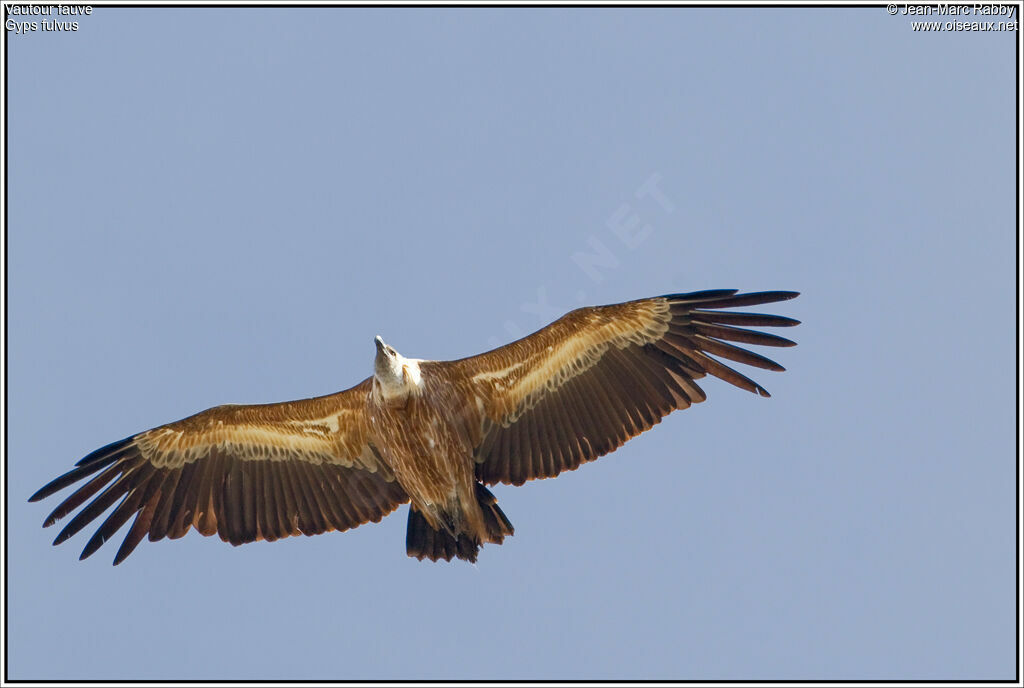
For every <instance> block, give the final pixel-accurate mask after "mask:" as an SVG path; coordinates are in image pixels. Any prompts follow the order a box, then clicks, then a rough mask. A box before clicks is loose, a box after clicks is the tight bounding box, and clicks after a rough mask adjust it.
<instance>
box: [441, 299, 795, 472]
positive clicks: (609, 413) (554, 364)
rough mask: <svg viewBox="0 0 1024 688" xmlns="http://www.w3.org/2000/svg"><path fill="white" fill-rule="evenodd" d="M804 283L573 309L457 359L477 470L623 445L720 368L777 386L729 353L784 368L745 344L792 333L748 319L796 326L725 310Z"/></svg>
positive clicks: (570, 462)
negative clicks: (477, 409)
mask: <svg viewBox="0 0 1024 688" xmlns="http://www.w3.org/2000/svg"><path fill="white" fill-rule="evenodd" d="M796 296H797V293H796V292H788V291H771V292H755V293H747V294H739V293H737V292H736V290H734V289H717V290H712V291H702V292H693V293H689V294H667V295H665V296H660V297H656V298H653V299H643V300H640V301H630V302H627V303H622V304H616V305H612V306H602V307H596V308H581V309H579V310H576V311H573V312H571V313H569V314H568V315H566V316H565V317H563V318H562V319H560V320H558V321H556V322H554V323H552V324H551V325H549V326H548V327H546V328H544V329H542V330H540V331H538V332H536V333H534V334H532V335H530V336H529V337H526V338H524V339H521V340H519V341H517V342H513V343H512V344H509V345H508V346H505V347H502V348H500V349H495V350H494V351H491V352H488V353H486V354H482V355H480V356H476V357H473V358H468V359H462V360H460V361H453V362H452V363H451V365H452V366H454V367H455V368H456V370H457V371H458V373H459V374H460V375H462V376H464V377H465V379H466V380H467V386H468V392H467V393H470V394H476V395H477V397H478V398H479V399H481V405H482V406H483V408H484V411H483V413H482V416H483V417H482V419H481V423H482V427H483V439H482V441H481V443H480V444H479V446H478V447H477V449H476V453H475V458H476V461H477V462H478V463H477V468H476V472H477V477H478V478H479V479H480V480H481V481H483V482H485V483H487V484H494V483H498V482H501V483H510V484H514V485H521V484H522V483H524V482H525V481H527V480H531V479H534V478H549V477H553V476H556V475H558V474H559V473H561V472H562V471H566V470H573V469H575V468H577V467H578V466H579V465H580V464H581V463H584V462H587V461H592V460H594V459H596V458H597V457H599V456H602V455H603V454H607V453H608V452H610V451H613V450H615V449H616V448H618V447H619V446H621V445H622V444H623V443H625V442H626V441H627V440H629V439H630V438H631V437H634V436H636V435H638V434H640V433H641V432H644V431H645V430H648V429H649V428H651V427H652V426H653V425H655V424H656V423H658V422H660V421H661V418H662V417H664V416H665V415H667V414H669V413H671V412H672V411H674V410H676V409H683V408H687V407H688V406H690V404H693V403H698V402H701V401H704V399H705V398H706V396H705V394H704V392H703V390H701V388H700V387H699V386H698V385H697V383H696V380H699V379H700V378H702V377H704V376H705V375H709V374H710V375H712V376H714V377H717V378H720V379H722V380H724V381H726V382H728V383H730V384H732V385H734V386H736V387H739V388H740V389H745V390H747V391H749V392H753V393H755V394H758V395H760V396H764V397H767V396H770V395H769V394H768V391H767V390H766V389H765V388H764V387H762V386H761V385H760V384H758V383H757V382H755V381H754V380H752V379H750V378H749V377H747V376H746V375H744V374H742V373H740V372H739V371H737V370H735V369H734V368H732V367H730V366H729V365H727V364H726V363H723V362H721V361H720V360H718V359H725V360H727V361H729V362H735V363H742V364H745V365H750V366H754V367H756V368H762V369H765V370H774V371H781V370H784V368H783V367H782V366H781V365H779V364H778V363H776V362H775V361H772V360H771V359H769V358H766V357H764V356H762V355H761V354H758V353H755V352H753V351H749V350H747V349H745V348H742V347H740V346H737V343H739V344H753V345H758V346H773V347H787V346H793V345H794V342H792V341H790V340H789V339H785V338H783V337H779V336H777V335H774V334H768V333H766V332H760V331H757V330H752V329H749V328H750V327H791V326H793V325H797V324H799V321H797V320H793V319H792V318H786V317H783V316H779V315H768V314H763V313H736V312H731V311H722V310H719V309H725V308H734V307H737V306H755V305H760V304H765V303H775V302H778V301H786V300H788V299H792V298H794V297H796Z"/></svg>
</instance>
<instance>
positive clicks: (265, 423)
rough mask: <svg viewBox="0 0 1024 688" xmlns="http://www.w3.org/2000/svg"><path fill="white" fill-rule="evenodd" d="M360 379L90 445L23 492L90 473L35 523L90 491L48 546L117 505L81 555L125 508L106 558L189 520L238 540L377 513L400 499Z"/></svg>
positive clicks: (109, 531) (183, 529)
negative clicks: (370, 427)
mask: <svg viewBox="0 0 1024 688" xmlns="http://www.w3.org/2000/svg"><path fill="white" fill-rule="evenodd" d="M369 384H370V381H369V380H365V381H363V382H362V383H361V384H359V385H357V386H356V387H353V388H351V389H348V390H345V391H344V392H339V393H337V394H332V395H330V396H325V397H317V398H314V399H304V400H301V401H291V402H285V403H281V404H263V405H257V406H242V405H228V406H217V407H215V408H212V409H209V410H206V411H203V412H202V413H197V414H196V415H194V416H190V417H188V418H185V419H183V420H180V421H177V422H175V423H170V424H168V425H163V426H161V427H158V428H154V429H152V430H147V431H146V432H142V433H139V434H137V435H133V436H132V437H129V438H127V439H125V440H121V441H120V442H115V443H113V444H110V445H107V446H106V447H103V448H102V449H98V450H96V451H95V452H93V453H92V454H90V455H89V456H87V457H85V458H84V459H82V460H81V461H79V462H78V463H77V464H76V466H77V467H76V468H75V469H74V470H71V471H69V472H68V473H65V474H64V475H62V476H60V477H59V478H57V479H55V480H53V481H52V482H50V483H49V484H47V485H46V486H45V487H43V488H42V489H40V490H39V491H38V492H36V493H35V494H34V495H32V497H31V498H30V500H29V501H36V500H39V499H43V498H44V497H47V496H49V495H51V494H53V493H55V492H57V491H58V490H61V489H63V488H65V487H68V486H69V485H72V484H74V483H76V482H78V481H80V480H85V479H86V478H90V476H92V477H91V479H89V480H88V482H86V483H85V484H84V485H81V486H80V487H79V488H78V489H77V490H76V491H75V492H73V493H72V494H71V495H69V496H68V497H67V498H66V499H65V500H64V501H63V502H61V503H60V505H58V506H57V508H56V509H54V510H53V512H52V513H51V514H50V515H49V516H48V517H47V519H46V521H45V523H44V524H43V525H44V526H51V525H53V524H54V523H56V522H57V521H58V520H59V519H61V518H63V517H65V516H67V515H68V514H70V513H71V512H72V511H74V510H75V509H77V508H78V507H80V506H81V505H82V504H84V503H85V502H86V501H87V500H89V499H90V498H93V496H94V495H96V494H97V493H99V495H98V496H96V497H95V498H93V499H92V501H91V502H89V504H88V505H87V506H85V508H83V509H82V510H81V511H79V512H78V513H77V514H76V515H75V517H74V518H72V519H71V521H70V522H69V523H68V524H67V526H65V528H64V529H63V530H62V531H61V532H60V534H59V535H58V536H57V539H56V540H54V543H53V544H55V545H56V544H60V543H61V542H64V541H65V540H67V539H68V538H69V537H71V536H72V535H74V534H75V533H77V532H78V531H80V530H81V529H82V528H84V527H85V526H86V525H88V524H89V523H90V522H91V521H93V520H94V519H96V518H97V517H98V516H100V515H101V514H102V513H103V512H104V511H106V510H107V509H108V508H110V507H111V506H113V505H114V504H115V503H117V507H116V508H114V510H113V511H112V512H111V513H110V515H109V516H108V517H107V518H106V520H105V521H103V523H102V524H101V525H100V527H99V528H98V529H97V530H96V533H95V534H94V535H93V536H92V538H91V539H90V540H89V542H88V543H87V544H86V546H85V549H84V551H83V552H82V556H81V558H82V559H84V558H86V557H88V556H89V555H90V554H92V553H93V552H95V551H96V550H97V549H98V548H99V547H100V545H102V544H103V543H104V542H105V541H106V540H108V539H109V538H110V537H112V536H113V534H114V533H115V532H116V531H117V530H118V529H119V528H120V527H121V526H123V525H124V524H125V523H126V522H127V521H128V520H129V519H131V518H132V517H134V518H135V520H134V521H133V522H132V526H131V528H130V529H129V531H128V534H127V535H126V536H125V539H124V542H123V543H122V544H121V548H120V549H119V550H118V552H117V556H116V558H115V559H114V564H119V563H120V562H121V561H122V560H124V558H125V557H127V556H128V555H129V554H131V552H132V550H133V549H135V547H136V546H137V545H138V544H139V542H140V541H141V540H142V538H143V537H145V536H147V535H148V536H149V539H150V540H151V541H156V540H160V539H162V538H164V537H170V538H179V537H181V536H183V535H184V534H185V533H187V532H188V530H189V529H190V528H195V529H196V530H197V531H199V532H200V533H202V534H203V535H213V534H214V533H217V534H218V535H220V538H221V539H222V540H224V541H225V542H230V543H231V544H233V545H240V544H242V543H245V542H253V541H255V540H276V539H278V538H283V537H288V536H289V535H299V534H300V533H301V534H305V535H314V534H317V533H323V532H325V531H328V530H347V529H348V528H354V527H355V526H358V525H360V524H362V523H366V522H367V521H379V520H380V519H381V518H382V517H383V516H385V515H386V514H388V513H390V512H391V511H393V510H394V509H395V508H397V507H398V505H399V504H402V503H403V502H405V501H407V500H408V497H407V495H406V494H405V491H404V490H403V489H402V488H401V486H399V485H398V483H397V482H395V479H394V476H393V475H392V474H391V472H390V470H389V469H388V468H387V466H385V465H384V464H383V463H382V462H379V461H378V460H377V458H376V452H375V451H374V449H373V447H372V446H371V445H370V444H369V443H368V441H367V432H366V423H365V420H364V412H363V407H364V404H365V399H366V394H367V392H368V390H369Z"/></svg>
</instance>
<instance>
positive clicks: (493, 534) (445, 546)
mask: <svg viewBox="0 0 1024 688" xmlns="http://www.w3.org/2000/svg"><path fill="white" fill-rule="evenodd" d="M476 499H477V502H479V504H480V509H481V510H482V511H483V514H484V526H485V527H486V528H487V540H485V542H493V543H495V544H499V545H500V544H501V543H502V542H503V541H504V540H505V536H506V535H512V534H513V533H514V532H515V529H514V528H513V527H512V524H511V523H509V521H508V518H506V516H505V514H504V512H502V510H501V509H500V508H499V507H498V500H497V499H495V497H494V495H493V494H491V492H490V490H488V489H487V488H486V487H484V486H483V485H481V484H480V483H477V484H476ZM481 544H482V543H481V542H480V541H479V540H478V539H477V538H474V537H472V536H470V535H467V534H466V533H459V534H458V536H457V537H456V536H454V535H452V534H451V533H450V532H449V531H448V530H435V529H433V528H431V527H430V524H429V523H427V519H426V518H424V516H423V514H422V513H420V511H419V510H418V509H417V508H416V507H415V506H413V505H411V504H410V505H409V525H408V528H407V529H406V532H405V551H406V553H407V554H408V555H409V556H410V557H416V558H417V559H423V558H424V557H426V558H427V559H430V560H431V561H437V560H438V559H444V560H445V561H451V559H452V557H458V558H459V559H465V560H466V561H471V562H475V561H476V556H477V553H478V552H479V551H480V545H481Z"/></svg>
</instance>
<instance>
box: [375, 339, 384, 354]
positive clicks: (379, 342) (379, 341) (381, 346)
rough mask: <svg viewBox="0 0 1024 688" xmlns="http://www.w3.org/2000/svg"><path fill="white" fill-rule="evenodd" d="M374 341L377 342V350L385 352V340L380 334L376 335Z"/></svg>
mask: <svg viewBox="0 0 1024 688" xmlns="http://www.w3.org/2000/svg"><path fill="white" fill-rule="evenodd" d="M373 341H374V342H375V343H376V344H377V351H380V352H381V353H384V340H383V339H381V338H380V335H377V336H376V337H374V338H373Z"/></svg>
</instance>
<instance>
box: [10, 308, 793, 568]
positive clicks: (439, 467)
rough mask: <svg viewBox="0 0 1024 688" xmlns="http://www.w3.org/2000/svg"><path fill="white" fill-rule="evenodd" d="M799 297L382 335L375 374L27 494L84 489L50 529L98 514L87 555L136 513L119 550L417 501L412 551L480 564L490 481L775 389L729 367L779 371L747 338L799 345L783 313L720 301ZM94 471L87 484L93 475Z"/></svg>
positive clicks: (244, 412) (493, 505)
mask: <svg viewBox="0 0 1024 688" xmlns="http://www.w3.org/2000/svg"><path fill="white" fill-rule="evenodd" d="M795 296H797V293H796V292H786V291H771V292H753V293H747V294H739V293H737V292H736V290H734V289H717V290H710V291H701V292H692V293H688V294H667V295H665V296H659V297H655V298H649V299H641V300H638V301H629V302H626V303H621V304H615V305H611V306H600V307H590V308H581V309H577V310H575V311H572V312H571V313H568V314H567V315H565V316H564V317H562V318H561V319H559V320H557V321H556V322H554V323H552V324H551V325H549V326H547V327H545V328H543V329H541V330H539V331H538V332H535V333H534V334H532V335H530V336H528V337H525V338H523V339H520V340H518V341H516V342H513V343H511V344H509V345H507V346H504V347H501V348H498V349H495V350H493V351H490V352H487V353H484V354H481V355H479V356H473V357H470V358H465V359H460V360H456V361H422V360H418V359H406V358H404V357H402V356H401V355H399V354H398V353H397V352H396V351H394V349H392V348H391V347H389V346H387V345H386V344H384V342H383V340H381V339H380V338H379V337H378V338H377V339H376V342H377V357H376V360H375V364H374V375H373V376H372V377H370V378H367V379H366V380H363V382H361V383H359V384H358V385H356V386H355V387H352V388H351V389H348V390H345V391H342V392H338V393H337V394H332V395H329V396H324V397H316V398H312V399H305V400H300V401H292V402H285V403H281V404H265V405H257V406H240V405H228V406H218V407H215V408H212V409H209V410H207V411H203V412H202V413H198V414H196V415H194V416H190V417H188V418H185V419H183V420H180V421H177V422H174V423H170V424H168V425H163V426H160V427H157V428H154V429H152V430H147V431H145V432H142V433H139V434H137V435H133V436H131V437H128V438H126V439H124V440H120V441H118V442H113V443H111V444H108V445H107V446H105V447H102V448H100V449H97V450H96V451H94V452H92V453H91V454H89V455H88V456H86V457H85V458H83V459H82V460H80V461H79V462H78V463H76V464H75V468H73V469H72V470H70V471H68V472H67V473H65V474H64V475H61V476H59V477H57V478H56V479H54V480H52V481H51V482H50V483H48V484H47V485H45V486H43V487H42V488H41V489H40V490H39V491H38V492H36V493H35V494H34V495H32V497H31V498H30V500H29V501H37V500H40V499H43V498H46V497H49V496H51V495H53V494H55V493H56V492H59V491H60V490H63V489H65V488H67V487H70V486H72V485H75V484H76V483H77V484H79V486H78V488H77V489H76V490H75V491H73V492H72V493H71V494H70V495H68V496H67V497H65V498H64V500H63V501H62V502H60V503H59V504H58V505H57V506H56V508H55V509H53V511H52V512H51V513H50V515H49V516H48V517H47V518H46V520H45V521H44V523H43V525H44V527H48V526H51V525H53V524H55V523H56V522H58V521H59V520H61V519H63V518H64V517H66V516H68V515H70V514H71V513H72V512H74V511H75V510H77V509H80V510H79V511H78V512H77V514H76V515H75V516H74V517H72V518H71V520H70V521H69V522H68V523H67V524H66V525H65V526H64V528H63V529H62V530H61V532H60V533H59V534H58V535H57V537H56V539H55V540H54V544H60V543H61V542H64V541H65V540H67V539H69V538H70V537H72V536H74V535H75V534H76V533H78V532H79V531H81V530H82V529H83V528H85V527H86V526H87V525H89V524H90V523H92V522H94V521H96V520H97V519H99V518H100V517H101V516H102V515H103V514H104V513H107V512H108V511H109V513H108V514H107V516H106V518H105V519H104V520H102V521H101V522H100V525H99V526H98V528H97V529H96V530H95V532H94V533H93V535H92V536H91V537H90V539H89V540H88V541H87V543H86V545H85V549H84V550H83V551H82V555H81V558H83V559H84V558H86V557H88V556H90V555H91V554H93V553H94V552H95V551H96V550H98V549H99V548H100V547H101V546H102V545H103V543H105V542H106V541H107V540H109V539H111V538H112V537H113V536H114V534H115V533H116V532H117V531H118V530H120V529H121V528H122V527H123V526H124V525H126V524H128V523H129V522H130V523H131V525H130V526H129V528H128V531H127V534H126V536H125V538H124V540H123V541H122V543H121V546H120V548H119V549H118V551H117V554H116V557H115V559H114V563H115V564H118V563H120V562H121V561H123V560H124V559H125V557H127V556H128V555H129V554H130V553H131V552H132V551H133V550H134V549H135V547H136V546H138V544H139V543H140V542H141V541H142V540H143V539H144V538H146V537H148V538H149V539H150V540H152V541H156V540H160V539H163V538H171V539H174V538H179V537H182V536H183V535H185V534H186V533H187V532H188V531H189V530H190V529H195V530H196V531H198V532H199V533H201V534H203V535H213V534H215V533H216V534H217V535H219V536H220V538H221V539H222V540H224V541H225V542H230V543H231V544H233V545H240V544H243V543H247V542H254V541H257V540H268V541H273V540H277V539H280V538H284V537H289V536H292V535H299V534H303V535H315V534H318V533H323V532H327V531H332V530H338V531H343V530H347V529H349V528H354V527H356V526H358V525H360V524H363V523H367V522H370V521H374V522H376V521H380V519H381V518H383V517H384V516H385V515H387V514H388V513H390V512H391V511H393V510H394V509H396V508H397V507H398V506H399V505H400V504H402V503H404V502H407V501H411V508H410V513H409V525H408V529H407V537H406V551H407V553H408V554H409V556H414V557H417V558H420V559H422V558H429V559H432V560H438V559H445V560H450V559H451V558H453V557H457V558H460V559H466V560H469V561H475V560H476V558H477V552H478V550H479V548H480V546H481V545H483V544H484V543H495V544H500V543H501V542H502V541H503V539H504V537H506V536H508V535H511V534H512V533H513V528H512V524H511V523H510V522H509V520H508V519H507V518H506V516H505V514H504V513H503V512H502V511H501V509H500V508H499V507H498V506H497V500H496V499H495V498H494V496H493V495H492V494H491V493H490V492H489V491H488V490H487V489H486V488H485V487H484V484H487V485H493V484H495V483H508V484H514V485H521V484H523V483H524V482H526V481H528V480H532V479H536V478H548V477H553V476H556V475H558V474H559V473H561V472H563V471H566V470H574V469H575V468H577V467H578V466H580V465H581V464H582V463H586V462H588V461H592V460H594V459H596V458H597V457H599V456H601V455H603V454H606V453H608V452H610V451H613V450H615V449H616V448H618V447H619V446H621V445H622V444H623V443H625V442H626V441H627V440H629V439H630V438H631V437H634V436H636V435H638V434H640V433H641V432H644V431H645V430H648V429H650V428H651V427H652V426H653V425H655V424H656V423H658V422H660V420H661V418H663V417H664V416H665V415H667V414H668V413H671V412H672V411H673V410H676V409H682V408H687V407H688V406H689V405H690V404H694V403H699V402H702V401H704V400H705V398H706V395H705V393H704V391H703V390H702V389H701V388H700V387H699V386H698V385H697V382H696V381H697V380H699V379H700V378H702V377H704V376H706V375H712V376H714V377H718V378H720V379H722V380H724V381H726V382H728V383H730V384H731V385H734V386H736V387H739V388H740V389H745V390H747V391H750V392H753V393H755V394H759V395H761V396H764V397H767V396H769V394H768V392H767V391H766V390H765V389H764V387H762V386H761V385H760V384H758V383H757V382H755V381H753V380H752V379H750V378H748V377H747V376H745V375H744V374H742V373H740V372H739V371H737V370H735V369H734V368H732V367H731V366H730V365H728V364H726V363H723V362H722V361H721V360H719V359H724V360H726V361H729V362H730V363H740V364H745V365H749V366H753V367H755V368H761V369H764V370H772V371H782V370H784V368H783V367H782V366H781V365H779V364H778V363H776V362H775V361H772V360H771V359H769V358H766V357H765V356H763V355H761V354H758V353H755V352H753V351H749V350H747V349H745V348H743V347H741V346H739V344H744V345H756V346H770V347H788V346H793V345H794V342H792V341H790V340H788V339H785V338H783V337H779V336H777V335H774V334H769V333H766V332H761V331H758V330H753V329H750V328H752V327H792V326H794V325H797V324H799V323H798V321H796V320H793V319H791V318H786V317H783V316H779V315H769V314H762V313H745V312H741V313H737V312H733V311H727V310H721V309H729V308H735V307H741V306H756V305H761V304H766V303H775V302H779V301H785V300H788V299H791V298H794V297H795ZM83 481H84V482H83Z"/></svg>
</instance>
